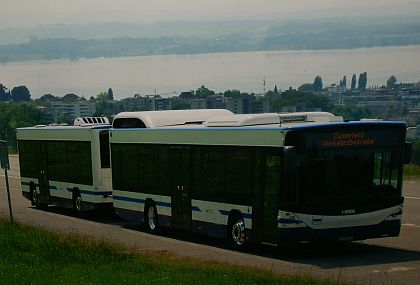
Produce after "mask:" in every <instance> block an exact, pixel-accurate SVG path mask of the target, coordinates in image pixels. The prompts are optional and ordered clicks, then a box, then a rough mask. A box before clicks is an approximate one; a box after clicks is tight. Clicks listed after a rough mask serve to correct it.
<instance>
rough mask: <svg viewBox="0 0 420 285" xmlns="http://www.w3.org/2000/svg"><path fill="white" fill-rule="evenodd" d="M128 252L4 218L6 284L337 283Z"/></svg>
mask: <svg viewBox="0 0 420 285" xmlns="http://www.w3.org/2000/svg"><path fill="white" fill-rule="evenodd" d="M128 252H129V249H127V248H124V247H123V246H121V245H116V244H112V243H106V242H101V241H97V240H95V239H93V238H81V237H79V236H75V235H67V234H56V233H50V232H47V231H45V230H41V229H36V228H32V227H29V226H23V225H16V224H15V225H10V224H8V223H7V222H5V221H4V220H1V219H0V283H1V284H195V285H196V284H241V285H243V284H337V283H336V282H328V281H319V280H314V279H311V278H309V277H307V276H303V275H302V276H297V277H286V276H278V275H274V274H273V273H271V272H269V271H263V270H257V269H250V268H246V267H241V266H231V265H226V264H222V263H216V262H204V261H198V260H194V259H187V258H179V257H175V256H170V255H168V254H163V253H162V254H158V253H154V254H146V253H144V254H134V253H128Z"/></svg>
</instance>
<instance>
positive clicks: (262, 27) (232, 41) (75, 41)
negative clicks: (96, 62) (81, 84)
mask: <svg viewBox="0 0 420 285" xmlns="http://www.w3.org/2000/svg"><path fill="white" fill-rule="evenodd" d="M225 24H226V25H229V22H225ZM108 25H109V24H108ZM191 25H193V22H192V23H191ZM196 25H197V26H198V27H199V26H200V25H203V28H207V29H208V31H213V32H211V33H210V32H208V33H204V32H203V33H199V32H197V27H196V29H195V32H191V33H187V32H186V30H187V28H186V27H185V25H184V26H183V30H182V31H180V32H177V31H173V35H162V34H159V33H157V34H156V36H151V35H147V36H136V35H135V34H131V35H127V34H125V35H124V36H120V35H116V34H115V36H110V34H107V36H110V37H108V38H101V37H96V38H92V39H86V38H85V37H83V33H82V32H80V34H81V36H80V37H78V36H76V35H75V30H73V31H72V32H71V33H70V32H68V33H65V32H63V33H61V35H62V36H61V37H60V38H54V37H45V34H43V35H38V34H36V33H35V34H34V35H33V36H32V37H31V39H30V40H27V41H26V42H24V43H17V44H4V45H0V62H3V63H4V62H12V61H22V60H42V59H47V60H48V59H61V58H69V59H78V58H97V57H120V56H139V55H157V54H195V53H215V52H236V51H263V50H265V51H271V50H321V49H351V48H361V47H376V46H405V45H419V44H420V20H413V19H411V20H409V21H408V20H407V21H393V22H378V23H374V22H372V21H360V22H358V21H352V22H345V21H316V22H302V21H299V22H286V23H282V24H276V23H275V22H253V23H248V24H247V25H245V24H244V27H246V28H244V29H241V28H240V27H237V26H238V24H236V25H235V28H234V29H232V28H231V29H226V30H225V31H223V30H220V31H219V32H218V33H216V32H215V30H216V29H217V27H220V23H218V24H216V23H215V24H214V25H212V24H211V23H206V24H203V23H197V24H196ZM62 28H63V29H64V28H65V29H66V30H67V31H68V29H69V27H66V26H63V27H62ZM82 28H83V27H81V26H78V27H77V29H80V30H81V29H82ZM85 28H86V34H89V27H88V26H86V27H85ZM57 29H58V30H57ZM96 29H98V27H96ZM54 31H55V35H57V34H60V33H59V28H57V27H56V28H55V30H54ZM8 32H9V33H10V31H8ZM2 34H5V31H4V30H3V31H2V30H0V37H1V36H2ZM47 35H48V34H47ZM69 35H71V36H72V37H71V38H70V37H67V36H69Z"/></svg>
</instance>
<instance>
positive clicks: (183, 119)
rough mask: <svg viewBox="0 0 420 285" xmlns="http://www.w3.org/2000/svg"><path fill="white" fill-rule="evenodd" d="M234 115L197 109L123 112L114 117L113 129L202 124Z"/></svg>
mask: <svg viewBox="0 0 420 285" xmlns="http://www.w3.org/2000/svg"><path fill="white" fill-rule="evenodd" d="M228 115H233V113H232V112H231V111H229V110H225V109H195V110H167V111H144V112H122V113H119V114H117V115H116V116H115V117H114V121H113V124H112V125H113V128H115V129H120V128H156V127H168V126H180V125H191V124H202V123H203V122H205V121H207V120H208V119H209V118H212V117H216V116H228Z"/></svg>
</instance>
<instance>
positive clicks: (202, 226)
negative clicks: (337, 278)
mask: <svg viewBox="0 0 420 285" xmlns="http://www.w3.org/2000/svg"><path fill="white" fill-rule="evenodd" d="M172 112H173V111H172ZM178 112H179V113H176V114H177V116H175V117H176V118H177V120H176V122H174V123H173V124H168V122H171V118H172V117H174V116H173V113H172V114H171V112H169V113H168V112H132V113H121V114H119V115H117V116H116V117H115V118H114V122H113V128H112V129H111V130H110V148H111V162H112V182H113V190H112V196H113V205H114V210H115V212H116V213H117V214H118V215H120V216H121V217H123V218H126V219H129V220H132V221H137V222H144V224H145V227H146V229H147V230H148V231H150V232H154V231H156V230H157V229H158V228H159V227H172V228H178V229H184V230H187V231H192V232H198V233H204V234H207V235H210V236H215V237H222V238H228V239H229V240H230V241H231V242H232V244H233V245H234V246H236V247H242V246H244V245H245V244H247V243H248V242H253V243H269V244H276V245H279V244H287V243H307V242H311V241H317V240H321V241H352V240H364V239H369V238H377V237H387V236H398V235H399V232H400V226H401V218H402V211H403V197H402V170H403V164H404V162H407V161H408V160H407V157H408V155H409V150H410V148H409V144H407V143H405V137H406V125H405V124H404V123H402V122H384V121H354V122H344V121H343V120H342V118H341V117H337V116H334V115H332V114H330V113H325V112H314V113H291V114H258V115H235V114H231V113H230V114H228V113H225V114H216V115H215V116H213V117H209V118H198V117H196V118H194V116H191V114H189V115H187V116H186V118H185V119H182V117H183V113H182V112H183V111H178ZM185 114H187V113H185Z"/></svg>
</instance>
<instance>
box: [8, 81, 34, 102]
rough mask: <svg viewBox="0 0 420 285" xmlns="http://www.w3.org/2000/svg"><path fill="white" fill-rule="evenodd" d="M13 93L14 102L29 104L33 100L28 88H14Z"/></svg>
mask: <svg viewBox="0 0 420 285" xmlns="http://www.w3.org/2000/svg"><path fill="white" fill-rule="evenodd" d="M11 93H12V101H14V102H28V101H29V100H31V94H30V93H29V89H28V88H27V87H26V86H23V85H21V86H17V87H14V88H13V89H12V91H11Z"/></svg>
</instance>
